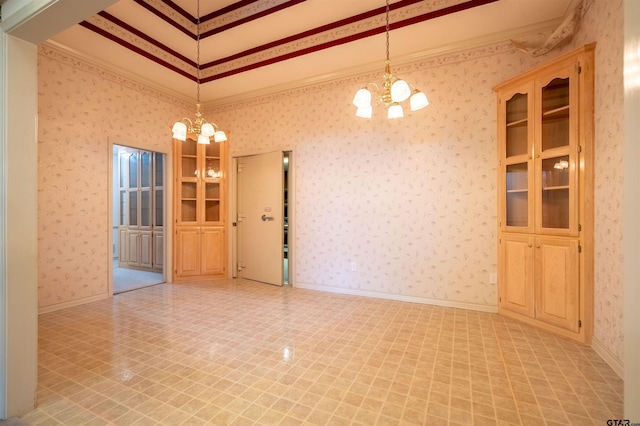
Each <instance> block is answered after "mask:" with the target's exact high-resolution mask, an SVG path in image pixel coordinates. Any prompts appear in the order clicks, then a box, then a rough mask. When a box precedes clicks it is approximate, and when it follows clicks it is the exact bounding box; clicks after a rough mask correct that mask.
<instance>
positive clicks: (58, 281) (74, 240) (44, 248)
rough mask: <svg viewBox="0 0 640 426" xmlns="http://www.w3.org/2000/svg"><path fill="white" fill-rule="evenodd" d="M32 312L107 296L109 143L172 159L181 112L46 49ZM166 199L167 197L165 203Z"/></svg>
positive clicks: (41, 63) (176, 105)
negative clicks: (169, 155)
mask: <svg viewBox="0 0 640 426" xmlns="http://www.w3.org/2000/svg"><path fill="white" fill-rule="evenodd" d="M38 53H39V54H38V91H39V105H38V120H39V126H38V127H39V135H38V138H39V141H38V174H39V180H38V306H39V308H40V312H44V311H47V310H54V309H58V308H63V307H66V306H71V305H73V304H78V303H84V302H88V301H91V300H97V299H101V298H106V297H109V296H110V293H109V282H108V280H109V273H108V271H109V269H108V268H110V267H111V263H112V247H111V245H110V243H109V240H110V233H111V232H112V227H111V224H112V222H113V221H112V212H111V210H110V209H109V206H110V204H111V203H110V199H109V196H110V195H109V194H110V191H111V189H112V188H111V187H112V182H111V181H110V180H109V176H110V173H109V172H110V171H109V167H110V161H109V160H110V158H111V157H112V152H111V146H110V141H112V142H113V143H118V144H126V145H130V146H135V147H139V148H142V149H149V150H152V151H158V152H168V153H170V152H171V141H172V139H171V135H170V133H169V132H170V130H171V129H170V124H168V123H172V122H174V121H175V120H176V118H177V117H182V116H184V115H185V112H186V111H187V110H186V108H187V106H186V105H184V107H183V106H182V105H181V104H182V103H181V102H178V101H176V100H175V99H172V98H170V97H168V96H166V95H163V94H161V93H158V92H156V91H154V90H152V89H149V88H147V87H144V86H142V85H140V84H137V83H135V82H132V81H129V80H127V79H125V78H123V77H121V76H118V75H115V74H111V73H110V72H108V71H106V70H104V69H100V68H99V67H97V66H95V65H92V64H90V63H88V62H84V61H81V60H78V58H74V57H73V56H71V55H69V54H68V53H66V52H64V51H61V50H58V49H57V48H54V47H53V46H49V45H47V44H44V45H41V46H40V47H39V52H38ZM169 194H170V193H169V192H167V196H169Z"/></svg>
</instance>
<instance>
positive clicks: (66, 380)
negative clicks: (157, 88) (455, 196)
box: [18, 281, 623, 426]
mask: <svg viewBox="0 0 640 426" xmlns="http://www.w3.org/2000/svg"><path fill="white" fill-rule="evenodd" d="M39 327H40V328H39V347H40V349H39V384H38V407H37V409H35V410H34V411H32V412H30V413H28V414H26V415H24V416H22V417H21V418H20V419H18V421H19V422H22V423H25V424H28V425H55V424H62V425H107V424H114V425H127V426H129V425H156V424H158V425H204V424H214V425H225V424H234V425H251V424H260V425H296V424H307V425H374V424H378V425H386V424H390V425H399V424H406V425H439V424H452V425H471V424H475V425H494V424H500V425H510V424H515V425H519V424H523V425H545V424H546V425H569V424H576V425H587V424H600V425H603V424H606V420H607V419H609V418H622V417H621V416H622V411H623V410H622V387H623V386H622V380H621V379H620V378H618V377H617V376H616V374H615V373H614V372H613V371H612V370H611V369H610V368H609V367H608V366H607V365H606V364H605V363H604V362H603V361H602V360H601V359H600V358H599V357H598V356H597V355H596V354H595V353H594V352H593V351H592V350H591V349H589V348H586V347H584V346H581V345H578V344H574V343H572V342H569V341H567V340H564V339H562V338H557V337H554V336H551V335H549V334H546V333H544V332H541V331H538V330H536V329H533V328H531V327H528V326H525V325H522V324H520V323H517V322H515V321H512V320H509V319H506V318H502V317H500V316H498V315H494V314H487V313H480V312H474V311H465V310H460V309H453V308H443V307H437V306H429V305H420V304H414V303H405V302H395V301H389V300H381V299H371V298H364V297H356V296H346V295H336V294H330V293H322V292H314V291H309V290H302V289H296V288H290V287H285V288H279V287H273V286H269V285H265V284H259V283H254V282H250V281H224V282H218V283H215V284H179V285H168V284H159V285H156V286H153V287H147V288H144V289H141V290H135V291H131V292H127V293H122V294H120V295H117V296H115V297H114V298H113V299H109V300H104V301H100V302H96V303H91V304H87V305H84V306H80V307H75V308H69V309H65V310H62V311H58V312H54V313H49V314H45V315H42V316H41V317H40V322H39Z"/></svg>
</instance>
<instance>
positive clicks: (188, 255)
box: [175, 228, 200, 277]
mask: <svg viewBox="0 0 640 426" xmlns="http://www.w3.org/2000/svg"><path fill="white" fill-rule="evenodd" d="M175 247H176V248H175V250H176V266H175V268H176V274H177V275H178V276H181V277H185V276H193V275H200V232H199V230H198V229H197V228H188V229H179V230H178V231H177V232H176V244H175Z"/></svg>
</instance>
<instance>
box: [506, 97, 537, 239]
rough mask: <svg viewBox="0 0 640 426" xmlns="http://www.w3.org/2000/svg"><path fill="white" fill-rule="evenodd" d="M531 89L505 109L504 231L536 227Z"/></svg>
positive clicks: (513, 100)
mask: <svg viewBox="0 0 640 426" xmlns="http://www.w3.org/2000/svg"><path fill="white" fill-rule="evenodd" d="M531 91H532V90H531V87H530V86H526V87H523V88H522V92H518V93H515V94H513V95H512V96H511V97H510V98H509V99H507V100H506V101H505V105H504V108H505V110H504V124H503V125H504V132H505V133H504V147H503V148H502V149H501V156H502V157H503V158H502V160H501V162H502V163H503V169H502V170H503V173H504V179H505V181H504V189H503V190H504V191H505V192H504V194H503V197H504V199H503V200H504V202H503V203H502V204H503V209H504V211H503V212H501V215H503V216H502V220H501V223H502V227H503V228H504V229H512V230H513V229H514V228H521V229H520V230H522V228H529V227H530V226H531V225H532V224H533V221H532V217H531V206H532V203H533V193H532V189H531V188H532V185H531V183H532V173H533V170H532V162H531V149H532V142H531V132H532V127H531V126H532V123H531V122H530V113H531V104H532V101H533V99H532V94H531V93H530V92H531Z"/></svg>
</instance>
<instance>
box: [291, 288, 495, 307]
mask: <svg viewBox="0 0 640 426" xmlns="http://www.w3.org/2000/svg"><path fill="white" fill-rule="evenodd" d="M294 287H297V288H304V289H307V290H317V291H324V292H327V293H338V294H349V295H352V296H364V297H374V298H377V299H388V300H397V301H400V302H412V303H422V304H424V305H435V306H445V307H449V308H460V309H467V310H470V311H480V312H489V313H493V314H495V313H497V312H498V307H497V306H491V305H481V304H478V303H468V302H456V301H454V300H441V299H430V298H428V297H417V296H407V295H404V294H394V293H379V292H377V291H368V290H359V289H353V288H340V287H329V286H324V285H315V284H304V283H299V282H296V283H295V284H294Z"/></svg>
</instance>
